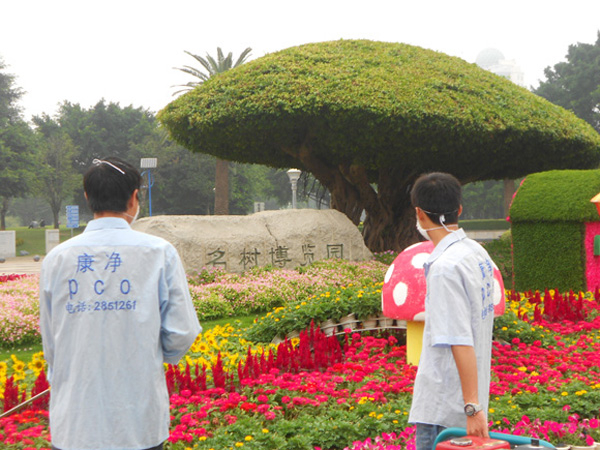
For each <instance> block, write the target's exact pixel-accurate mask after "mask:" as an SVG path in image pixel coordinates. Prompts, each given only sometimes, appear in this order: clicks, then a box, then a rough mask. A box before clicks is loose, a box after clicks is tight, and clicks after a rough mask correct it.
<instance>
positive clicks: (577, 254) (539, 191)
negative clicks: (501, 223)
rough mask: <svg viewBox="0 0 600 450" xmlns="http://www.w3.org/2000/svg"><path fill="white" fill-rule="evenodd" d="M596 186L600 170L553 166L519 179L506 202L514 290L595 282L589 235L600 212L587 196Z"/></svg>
mask: <svg viewBox="0 0 600 450" xmlns="http://www.w3.org/2000/svg"><path fill="white" fill-rule="evenodd" d="M599 192H600V170H553V171H549V172H541V173H536V174H532V175H529V176H528V177H527V178H526V179H525V180H524V182H523V183H522V185H521V186H520V187H519V189H518V191H517V194H516V196H515V198H514V200H513V203H512V205H511V208H510V221H511V224H512V241H513V272H514V288H515V289H516V290H518V291H527V290H530V289H531V290H535V289H538V290H543V289H545V288H557V289H559V290H560V291H567V290H574V291H579V290H587V289H590V290H591V289H596V288H597V287H598V281H597V279H598V278H600V274H598V272H599V268H598V267H597V265H598V260H597V259H598V258H600V256H594V255H593V238H594V236H595V235H596V234H600V217H599V216H598V212H597V210H596V207H595V206H594V204H593V203H591V202H590V200H591V199H592V198H593V197H594V196H595V195H596V194H598V193H599ZM591 248H592V250H591Z"/></svg>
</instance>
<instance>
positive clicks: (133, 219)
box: [123, 203, 140, 225]
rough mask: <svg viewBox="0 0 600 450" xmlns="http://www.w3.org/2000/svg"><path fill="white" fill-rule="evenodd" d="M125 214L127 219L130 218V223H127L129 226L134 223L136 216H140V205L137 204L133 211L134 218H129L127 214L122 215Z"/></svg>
mask: <svg viewBox="0 0 600 450" xmlns="http://www.w3.org/2000/svg"><path fill="white" fill-rule="evenodd" d="M123 214H125V215H126V216H127V217H129V218H131V222H129V225H133V224H134V222H135V221H136V220H137V218H138V216H139V215H140V204H139V203H138V206H137V209H136V211H135V216H133V217H131V215H130V214H127V213H123Z"/></svg>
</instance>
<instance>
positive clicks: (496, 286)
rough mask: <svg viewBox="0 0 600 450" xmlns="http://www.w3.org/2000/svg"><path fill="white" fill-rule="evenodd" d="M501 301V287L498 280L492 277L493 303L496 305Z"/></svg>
mask: <svg viewBox="0 0 600 450" xmlns="http://www.w3.org/2000/svg"><path fill="white" fill-rule="evenodd" d="M500 301H502V288H501V287H500V283H499V282H498V280H496V279H495V278H494V305H498V304H499V303H500Z"/></svg>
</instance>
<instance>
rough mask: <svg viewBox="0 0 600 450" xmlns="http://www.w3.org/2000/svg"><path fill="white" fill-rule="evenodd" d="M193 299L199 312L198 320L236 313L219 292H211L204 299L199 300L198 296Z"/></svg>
mask: <svg viewBox="0 0 600 450" xmlns="http://www.w3.org/2000/svg"><path fill="white" fill-rule="evenodd" d="M193 300H194V307H195V308H196V314H198V320H200V321H201V322H202V321H204V320H214V319H220V318H222V317H231V316H233V315H234V314H235V311H234V309H233V307H232V306H231V304H229V303H228V302H224V301H223V300H222V299H221V298H220V297H219V296H218V295H217V294H212V293H211V294H210V295H208V296H205V297H203V298H202V300H199V299H198V298H197V297H196V298H194V299H193Z"/></svg>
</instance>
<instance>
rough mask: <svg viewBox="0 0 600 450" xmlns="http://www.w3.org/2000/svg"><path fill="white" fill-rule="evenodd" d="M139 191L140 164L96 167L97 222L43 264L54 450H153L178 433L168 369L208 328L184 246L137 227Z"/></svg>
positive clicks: (98, 163) (90, 180)
mask: <svg viewBox="0 0 600 450" xmlns="http://www.w3.org/2000/svg"><path fill="white" fill-rule="evenodd" d="M140 184H141V176H140V174H139V172H138V171H137V170H136V169H135V168H134V167H132V166H131V165H129V164H127V163H125V162H123V161H121V160H119V159H117V158H107V159H105V160H95V161H94V165H93V166H92V167H91V168H90V169H89V170H88V172H87V173H86V174H85V176H84V191H85V195H86V198H87V201H88V205H89V206H90V209H91V210H92V212H93V213H94V220H92V221H91V222H90V223H89V224H88V226H87V227H86V229H85V231H84V232H83V233H82V234H81V235H79V236H76V237H74V238H72V239H70V240H68V241H66V242H64V243H63V244H61V245H59V246H57V247H56V248H54V249H53V250H52V251H51V252H50V253H49V254H48V255H47V256H46V258H45V259H44V262H43V265H42V271H41V277H40V327H41V332H42V340H43V347H44V356H45V358H46V361H47V365H48V380H49V382H50V384H51V398H50V429H51V430H52V444H53V448H55V449H59V450H140V449H152V450H154V449H161V448H162V445H163V442H164V441H165V440H166V439H167V438H168V435H169V396H168V392H167V386H166V382H165V375H164V366H163V363H169V364H176V363H177V362H178V361H179V359H180V358H181V357H182V356H183V355H184V354H185V353H186V352H187V351H188V349H189V348H190V346H191V345H192V343H193V342H194V340H195V339H196V337H197V335H198V334H199V333H200V332H201V331H202V329H201V327H200V324H199V323H198V318H197V316H196V312H195V310H194V307H193V304H192V301H191V298H190V294H189V289H188V285H187V278H186V275H185V272H184V269H183V265H182V264H181V260H180V258H179V255H178V254H177V251H176V250H175V248H174V247H173V246H172V245H171V244H169V243H168V242H167V241H165V240H163V239H161V238H158V237H155V236H151V235H148V234H145V233H140V232H137V231H134V230H132V229H131V227H130V224H131V223H132V222H133V221H134V220H135V217H136V216H137V213H138V212H139V201H138V191H139V188H140Z"/></svg>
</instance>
